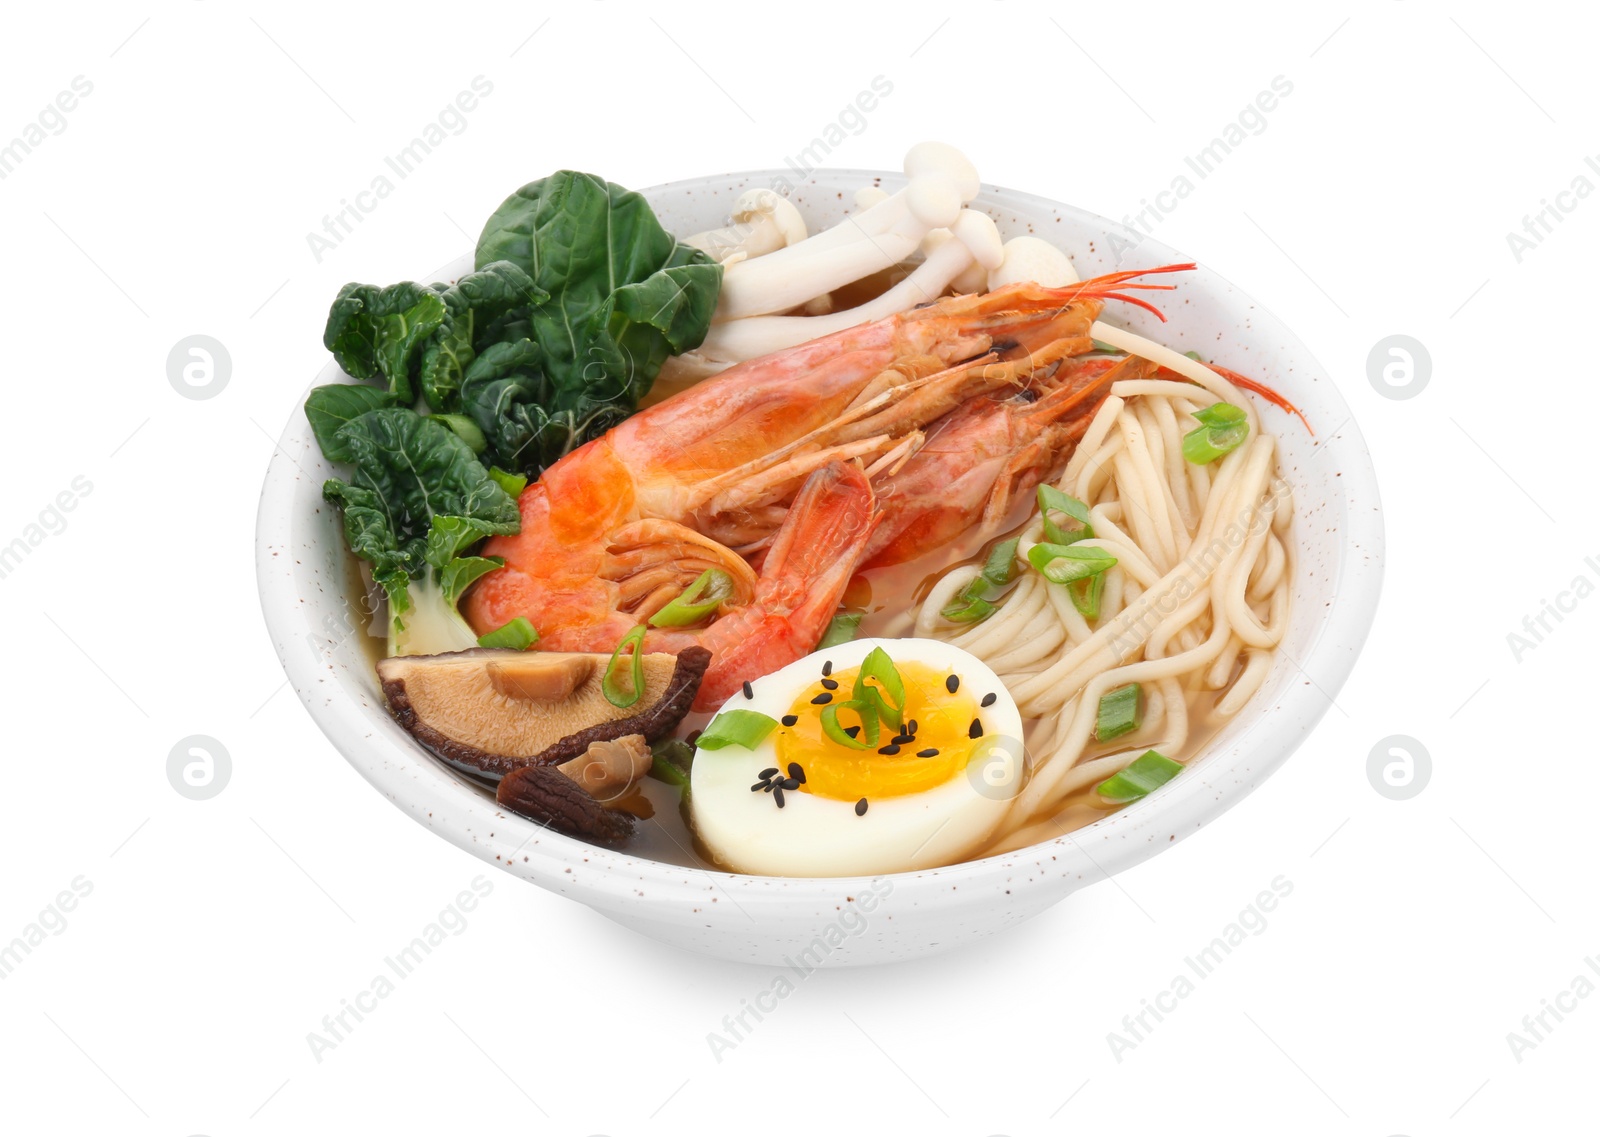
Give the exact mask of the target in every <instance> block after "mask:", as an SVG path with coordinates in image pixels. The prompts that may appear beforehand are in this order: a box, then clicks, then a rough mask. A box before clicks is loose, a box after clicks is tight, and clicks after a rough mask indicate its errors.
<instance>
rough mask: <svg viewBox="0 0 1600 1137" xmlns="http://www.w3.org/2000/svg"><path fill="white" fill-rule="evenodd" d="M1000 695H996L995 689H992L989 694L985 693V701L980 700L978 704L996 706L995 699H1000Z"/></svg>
mask: <svg viewBox="0 0 1600 1137" xmlns="http://www.w3.org/2000/svg"><path fill="white" fill-rule="evenodd" d="M999 697H1000V696H998V695H996V694H995V693H994V692H993V691H990V692H989V693H988V694H987V695H985V696H984V697H983V701H982V702H980V703H979V704H978V706H980V707H992V706H994V701H995V700H996V699H998V698H999Z"/></svg>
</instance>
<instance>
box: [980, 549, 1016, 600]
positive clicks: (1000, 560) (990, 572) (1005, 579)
mask: <svg viewBox="0 0 1600 1137" xmlns="http://www.w3.org/2000/svg"><path fill="white" fill-rule="evenodd" d="M981 575H982V577H983V579H984V580H987V581H988V582H989V583H990V584H992V585H994V586H995V587H997V588H998V587H1002V586H1004V585H1007V584H1010V583H1011V580H1012V578H1013V577H1015V576H1016V575H1017V538H1015V537H1013V538H1011V539H1010V540H1009V541H1001V542H1000V543H999V544H998V545H996V546H995V547H994V548H992V549H990V550H989V555H988V557H987V558H985V559H984V562H983V572H982V574H981Z"/></svg>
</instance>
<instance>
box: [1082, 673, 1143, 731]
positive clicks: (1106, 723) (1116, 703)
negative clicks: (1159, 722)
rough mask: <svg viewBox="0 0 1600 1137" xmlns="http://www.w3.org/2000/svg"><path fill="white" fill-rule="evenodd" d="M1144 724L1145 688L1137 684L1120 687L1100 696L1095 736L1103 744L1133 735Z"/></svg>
mask: <svg viewBox="0 0 1600 1137" xmlns="http://www.w3.org/2000/svg"><path fill="white" fill-rule="evenodd" d="M1143 722H1144V688H1142V687H1140V686H1139V684H1137V683H1129V684H1128V685H1127V686H1125V687H1118V688H1117V689H1116V690H1115V691H1107V692H1106V693H1105V694H1104V695H1101V696H1100V709H1099V712H1098V713H1097V714H1096V716H1095V723H1094V736H1095V738H1096V739H1098V740H1099V741H1101V742H1110V741H1111V740H1112V739H1113V738H1121V737H1122V736H1123V735H1125V734H1132V733H1133V732H1134V731H1136V730H1138V729H1139V727H1140V726H1141V725H1143Z"/></svg>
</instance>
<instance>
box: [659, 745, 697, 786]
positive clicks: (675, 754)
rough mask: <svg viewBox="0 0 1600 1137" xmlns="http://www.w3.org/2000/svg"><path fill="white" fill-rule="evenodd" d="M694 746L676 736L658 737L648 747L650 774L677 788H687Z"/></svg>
mask: <svg viewBox="0 0 1600 1137" xmlns="http://www.w3.org/2000/svg"><path fill="white" fill-rule="evenodd" d="M693 762H694V747H692V746H690V745H689V744H688V743H687V742H684V741H683V740H682V739H678V738H662V739H658V740H657V741H656V742H655V743H653V744H652V745H651V747H650V776H651V777H652V778H654V779H656V780H657V781H659V782H666V783H667V785H669V786H677V787H678V788H679V789H688V788H689V767H690V765H691V764H692V763H693Z"/></svg>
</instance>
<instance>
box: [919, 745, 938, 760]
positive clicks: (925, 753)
mask: <svg viewBox="0 0 1600 1137" xmlns="http://www.w3.org/2000/svg"><path fill="white" fill-rule="evenodd" d="M938 756H939V750H938V748H937V747H934V746H930V747H928V748H927V749H926V750H919V751H917V757H918V758H937V757H938Z"/></svg>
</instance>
